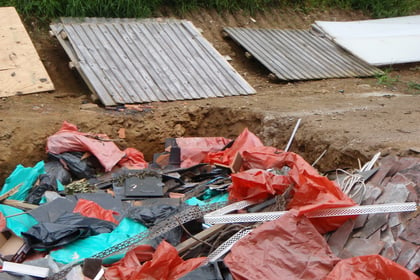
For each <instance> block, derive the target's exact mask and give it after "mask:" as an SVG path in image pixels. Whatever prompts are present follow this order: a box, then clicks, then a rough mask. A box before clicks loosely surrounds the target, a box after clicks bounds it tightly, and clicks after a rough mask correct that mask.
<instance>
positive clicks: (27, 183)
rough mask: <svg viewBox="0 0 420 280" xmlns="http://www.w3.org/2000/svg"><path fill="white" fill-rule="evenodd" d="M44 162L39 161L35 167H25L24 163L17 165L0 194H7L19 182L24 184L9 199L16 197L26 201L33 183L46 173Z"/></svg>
mask: <svg viewBox="0 0 420 280" xmlns="http://www.w3.org/2000/svg"><path fill="white" fill-rule="evenodd" d="M44 173H45V170H44V162H43V161H40V162H38V163H37V164H36V165H35V166H34V167H24V166H22V165H20V164H19V165H18V166H16V168H15V170H14V171H13V172H12V174H10V176H9V177H8V178H7V179H6V181H5V184H4V185H3V188H2V189H1V191H0V195H3V194H5V193H6V192H8V191H10V190H11V189H13V188H14V187H16V186H17V185H19V184H22V186H21V187H20V188H19V190H18V192H17V193H15V194H14V195H12V196H10V197H9V199H15V200H20V201H24V200H25V199H26V197H27V196H28V194H29V192H30V190H31V188H32V186H33V184H34V183H35V182H36V180H37V179H38V176H39V175H41V174H44Z"/></svg>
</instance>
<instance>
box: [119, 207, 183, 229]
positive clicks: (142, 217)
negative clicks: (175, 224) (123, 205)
mask: <svg viewBox="0 0 420 280" xmlns="http://www.w3.org/2000/svg"><path fill="white" fill-rule="evenodd" d="M179 208H180V207H179V206H178V207H177V206H172V205H165V204H161V205H152V206H139V207H131V208H130V209H128V211H127V217H128V218H131V219H134V220H136V221H138V222H139V223H142V224H143V225H145V226H147V227H151V226H154V225H155V224H157V223H159V222H161V221H163V220H165V219H166V218H167V217H169V216H171V215H172V214H174V213H177V212H179Z"/></svg>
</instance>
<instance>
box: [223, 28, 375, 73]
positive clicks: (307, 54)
mask: <svg viewBox="0 0 420 280" xmlns="http://www.w3.org/2000/svg"><path fill="white" fill-rule="evenodd" d="M224 30H225V31H226V32H227V34H228V35H229V36H230V37H231V38H232V39H233V40H234V41H236V42H237V43H238V44H240V45H242V46H243V47H244V48H245V49H246V50H247V51H248V52H249V53H251V54H252V55H253V56H254V57H255V58H256V59H257V60H259V61H260V62H261V63H262V64H263V65H264V66H265V67H267V68H268V69H269V70H270V71H271V72H272V73H273V74H274V75H276V77H278V78H279V79H281V80H311V79H323V78H340V77H363V76H372V75H374V74H375V73H380V72H381V70H379V69H378V68H375V67H373V66H370V65H369V64H367V63H365V62H363V61H361V60H360V59H358V58H356V57H354V56H352V55H351V54H349V53H347V52H346V51H344V50H342V49H341V48H339V47H338V46H336V45H335V44H334V43H333V42H331V41H330V40H328V39H326V38H324V37H320V36H317V35H314V34H312V33H311V32H310V31H308V30H277V29H251V28H224Z"/></svg>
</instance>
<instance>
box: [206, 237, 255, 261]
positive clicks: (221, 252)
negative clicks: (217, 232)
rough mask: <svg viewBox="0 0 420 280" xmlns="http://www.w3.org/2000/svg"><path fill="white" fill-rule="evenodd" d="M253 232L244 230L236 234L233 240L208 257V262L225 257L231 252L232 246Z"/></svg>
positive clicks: (230, 239)
mask: <svg viewBox="0 0 420 280" xmlns="http://www.w3.org/2000/svg"><path fill="white" fill-rule="evenodd" d="M251 231H252V229H242V230H240V231H238V232H237V233H235V234H234V235H233V236H232V237H231V238H229V239H228V240H226V241H225V242H224V243H222V245H220V246H219V247H217V249H216V250H214V251H213V252H212V253H211V254H210V255H208V257H207V260H208V262H214V261H217V260H218V259H220V258H221V257H223V255H224V254H226V253H227V252H229V251H230V249H231V248H232V246H233V245H235V243H236V242H238V240H240V239H241V238H243V237H244V236H246V235H247V234H248V233H250V232H251Z"/></svg>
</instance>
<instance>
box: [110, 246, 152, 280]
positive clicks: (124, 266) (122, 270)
mask: <svg viewBox="0 0 420 280" xmlns="http://www.w3.org/2000/svg"><path fill="white" fill-rule="evenodd" d="M154 251H155V249H154V248H153V247H152V246H150V245H139V246H137V247H135V248H134V249H132V250H130V251H128V252H127V254H126V255H125V256H124V258H122V259H121V260H119V261H118V262H116V263H114V264H112V265H111V266H110V267H109V268H107V270H106V271H105V275H104V276H105V279H108V280H111V279H112V280H128V279H134V278H132V277H133V274H135V273H136V271H138V270H139V269H140V268H141V263H143V262H145V261H150V260H151V259H152V257H153V252H154Z"/></svg>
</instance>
